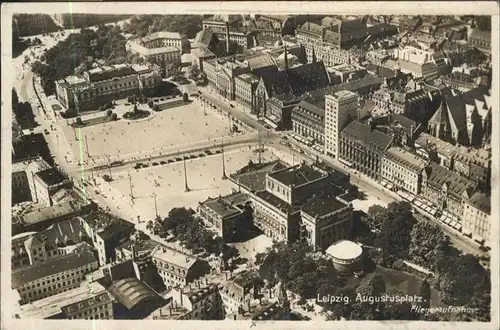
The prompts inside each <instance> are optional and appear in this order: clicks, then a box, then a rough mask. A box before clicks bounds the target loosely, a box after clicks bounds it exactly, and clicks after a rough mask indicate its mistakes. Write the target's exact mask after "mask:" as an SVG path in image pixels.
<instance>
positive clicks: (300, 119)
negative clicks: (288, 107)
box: [292, 99, 325, 145]
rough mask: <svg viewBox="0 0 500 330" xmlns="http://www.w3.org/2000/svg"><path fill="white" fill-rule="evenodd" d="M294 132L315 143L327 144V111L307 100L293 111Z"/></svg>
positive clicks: (301, 102)
mask: <svg viewBox="0 0 500 330" xmlns="http://www.w3.org/2000/svg"><path fill="white" fill-rule="evenodd" d="M292 129H293V132H294V133H296V134H299V135H300V136H303V137H305V138H312V139H314V142H316V143H318V144H320V145H324V144H325V110H324V109H321V108H319V107H317V106H316V105H315V104H313V103H312V102H310V101H309V100H307V99H305V100H302V101H300V102H299V104H297V105H296V106H295V107H294V108H293V110H292Z"/></svg>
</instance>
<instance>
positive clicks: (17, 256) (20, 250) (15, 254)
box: [10, 232, 36, 269]
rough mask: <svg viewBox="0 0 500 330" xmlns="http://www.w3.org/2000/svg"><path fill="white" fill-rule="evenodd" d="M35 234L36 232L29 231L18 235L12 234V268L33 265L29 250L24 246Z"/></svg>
mask: <svg viewBox="0 0 500 330" xmlns="http://www.w3.org/2000/svg"><path fill="white" fill-rule="evenodd" d="M34 234H36V232H28V233H21V234H18V235H12V239H11V241H12V242H11V246H12V253H11V256H10V260H11V268H12V269H16V268H20V267H25V266H29V265H31V261H30V258H29V256H28V252H27V251H26V248H25V247H24V242H25V241H26V240H27V239H28V238H30V237H31V236H33V235H34Z"/></svg>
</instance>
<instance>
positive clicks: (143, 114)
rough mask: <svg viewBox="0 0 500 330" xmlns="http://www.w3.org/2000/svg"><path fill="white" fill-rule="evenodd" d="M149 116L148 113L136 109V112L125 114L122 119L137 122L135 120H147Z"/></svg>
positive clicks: (149, 113)
mask: <svg viewBox="0 0 500 330" xmlns="http://www.w3.org/2000/svg"><path fill="white" fill-rule="evenodd" d="M150 115H151V112H150V111H147V110H139V109H137V110H136V111H128V112H125V114H124V115H123V118H124V119H128V120H137V119H143V118H147V117H149V116H150Z"/></svg>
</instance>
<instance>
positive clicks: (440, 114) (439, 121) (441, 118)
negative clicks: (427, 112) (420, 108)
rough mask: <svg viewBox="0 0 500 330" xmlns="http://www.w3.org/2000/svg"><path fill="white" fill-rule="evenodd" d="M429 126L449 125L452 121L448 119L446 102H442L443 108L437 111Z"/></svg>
mask: <svg viewBox="0 0 500 330" xmlns="http://www.w3.org/2000/svg"><path fill="white" fill-rule="evenodd" d="M429 124H435V125H449V124H450V120H449V118H448V109H447V107H446V103H445V102H444V100H443V101H442V102H441V106H440V107H439V108H438V109H437V110H436V112H435V113H434V115H432V117H431V119H430V120H429Z"/></svg>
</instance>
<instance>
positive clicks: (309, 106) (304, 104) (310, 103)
mask: <svg viewBox="0 0 500 330" xmlns="http://www.w3.org/2000/svg"><path fill="white" fill-rule="evenodd" d="M297 107H301V108H304V109H305V110H307V111H309V112H311V113H313V114H315V115H318V116H320V117H324V116H325V109H324V108H320V107H317V106H316V105H314V100H312V99H305V100H302V101H300V102H299V104H297Z"/></svg>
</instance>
